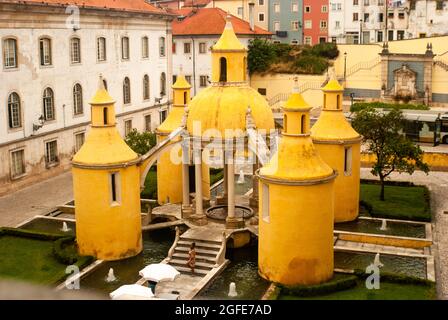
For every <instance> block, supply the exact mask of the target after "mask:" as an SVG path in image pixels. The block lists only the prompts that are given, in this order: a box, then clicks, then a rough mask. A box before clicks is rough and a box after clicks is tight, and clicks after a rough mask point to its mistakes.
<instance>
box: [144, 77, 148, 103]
mask: <svg viewBox="0 0 448 320" xmlns="http://www.w3.org/2000/svg"><path fill="white" fill-rule="evenodd" d="M148 99H149V76H148V75H147V74H145V75H144V76H143V100H148Z"/></svg>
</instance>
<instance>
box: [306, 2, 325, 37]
mask: <svg viewBox="0 0 448 320" xmlns="http://www.w3.org/2000/svg"><path fill="white" fill-rule="evenodd" d="M328 1H329V0H304V1H303V43H304V44H309V45H315V44H318V43H322V42H327V39H328V11H329V9H330V8H329V2H328Z"/></svg>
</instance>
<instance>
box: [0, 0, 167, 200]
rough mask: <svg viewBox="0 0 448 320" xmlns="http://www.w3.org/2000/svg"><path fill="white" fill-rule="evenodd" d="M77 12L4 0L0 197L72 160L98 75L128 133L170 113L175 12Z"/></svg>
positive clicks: (0, 18) (0, 12)
mask: <svg viewBox="0 0 448 320" xmlns="http://www.w3.org/2000/svg"><path fill="white" fill-rule="evenodd" d="M154 9H155V8H154ZM66 10H67V11H66ZM78 10H79V9H77V8H73V7H71V8H69V9H67V8H66V7H65V6H61V5H52V4H44V3H36V2H32V1H30V2H27V1H25V2H24V3H17V2H15V3H8V1H6V2H2V3H0V39H1V43H0V44H1V52H2V55H1V57H0V63H1V70H0V79H1V81H0V82H1V86H0V101H1V105H2V107H1V108H0V122H1V123H3V125H1V126H0V195H1V194H5V193H7V192H9V191H12V190H15V189H18V188H20V187H23V186H26V185H29V184H31V183H33V182H36V181H40V180H42V179H45V178H48V177H51V176H54V175H57V174H59V173H61V172H63V171H65V170H67V169H69V168H70V167H71V165H70V163H71V158H72V156H73V154H74V153H75V152H76V151H77V150H78V149H79V148H80V146H81V145H82V143H83V142H84V139H85V136H86V134H87V133H88V130H89V124H90V105H89V100H90V98H91V97H93V95H94V93H95V91H96V90H97V88H98V81H99V76H100V75H101V76H102V77H103V79H104V83H105V85H106V87H107V89H108V91H109V93H110V94H111V96H112V97H113V98H114V99H115V100H116V104H115V107H116V114H117V125H118V128H119V130H120V132H121V133H122V135H123V136H125V135H126V134H127V133H128V132H129V131H130V130H132V129H133V128H135V129H137V130H139V131H143V130H153V129H155V128H156V127H157V125H158V124H159V123H160V121H161V117H163V116H165V114H166V112H167V111H166V110H167V108H168V106H169V103H170V100H171V97H170V95H171V89H170V86H171V79H172V75H171V69H172V56H171V40H172V38H171V20H172V16H171V15H168V14H166V13H164V12H161V11H160V10H158V9H155V11H154V12H143V11H140V12H136V11H134V12H125V11H123V10H119V9H115V10H104V9H103V8H94V7H90V8H88V7H83V8H80V10H79V11H78ZM66 12H67V13H66ZM77 13H79V15H77ZM78 16H79V20H78ZM73 19H74V20H73Z"/></svg>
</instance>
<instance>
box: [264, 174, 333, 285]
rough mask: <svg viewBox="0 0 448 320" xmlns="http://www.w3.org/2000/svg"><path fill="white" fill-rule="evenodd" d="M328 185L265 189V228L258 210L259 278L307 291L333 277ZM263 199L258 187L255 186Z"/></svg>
mask: <svg viewBox="0 0 448 320" xmlns="http://www.w3.org/2000/svg"><path fill="white" fill-rule="evenodd" d="M333 188H334V184H333V181H331V182H328V183H324V184H318V185H312V186H287V185H276V184H269V204H270V208H269V211H270V216H269V222H267V221H266V220H265V219H266V218H264V217H263V210H264V208H263V201H261V200H260V210H259V212H260V213H259V215H260V216H259V239H258V246H259V253H258V265H259V272H260V275H261V276H262V277H263V278H265V279H267V280H269V281H272V282H278V283H282V284H284V285H301V284H303V285H310V284H317V283H321V282H324V281H327V280H328V279H330V278H331V277H332V275H333V209H334V208H333V191H334V190H333ZM259 192H260V199H263V196H264V195H263V182H260V185H259Z"/></svg>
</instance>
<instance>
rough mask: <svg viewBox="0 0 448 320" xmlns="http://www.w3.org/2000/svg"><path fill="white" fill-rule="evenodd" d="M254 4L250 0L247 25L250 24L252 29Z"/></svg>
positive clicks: (252, 29)
mask: <svg viewBox="0 0 448 320" xmlns="http://www.w3.org/2000/svg"><path fill="white" fill-rule="evenodd" d="M254 6H255V3H253V2H250V3H249V25H250V30H251V31H254V30H255V28H254Z"/></svg>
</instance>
